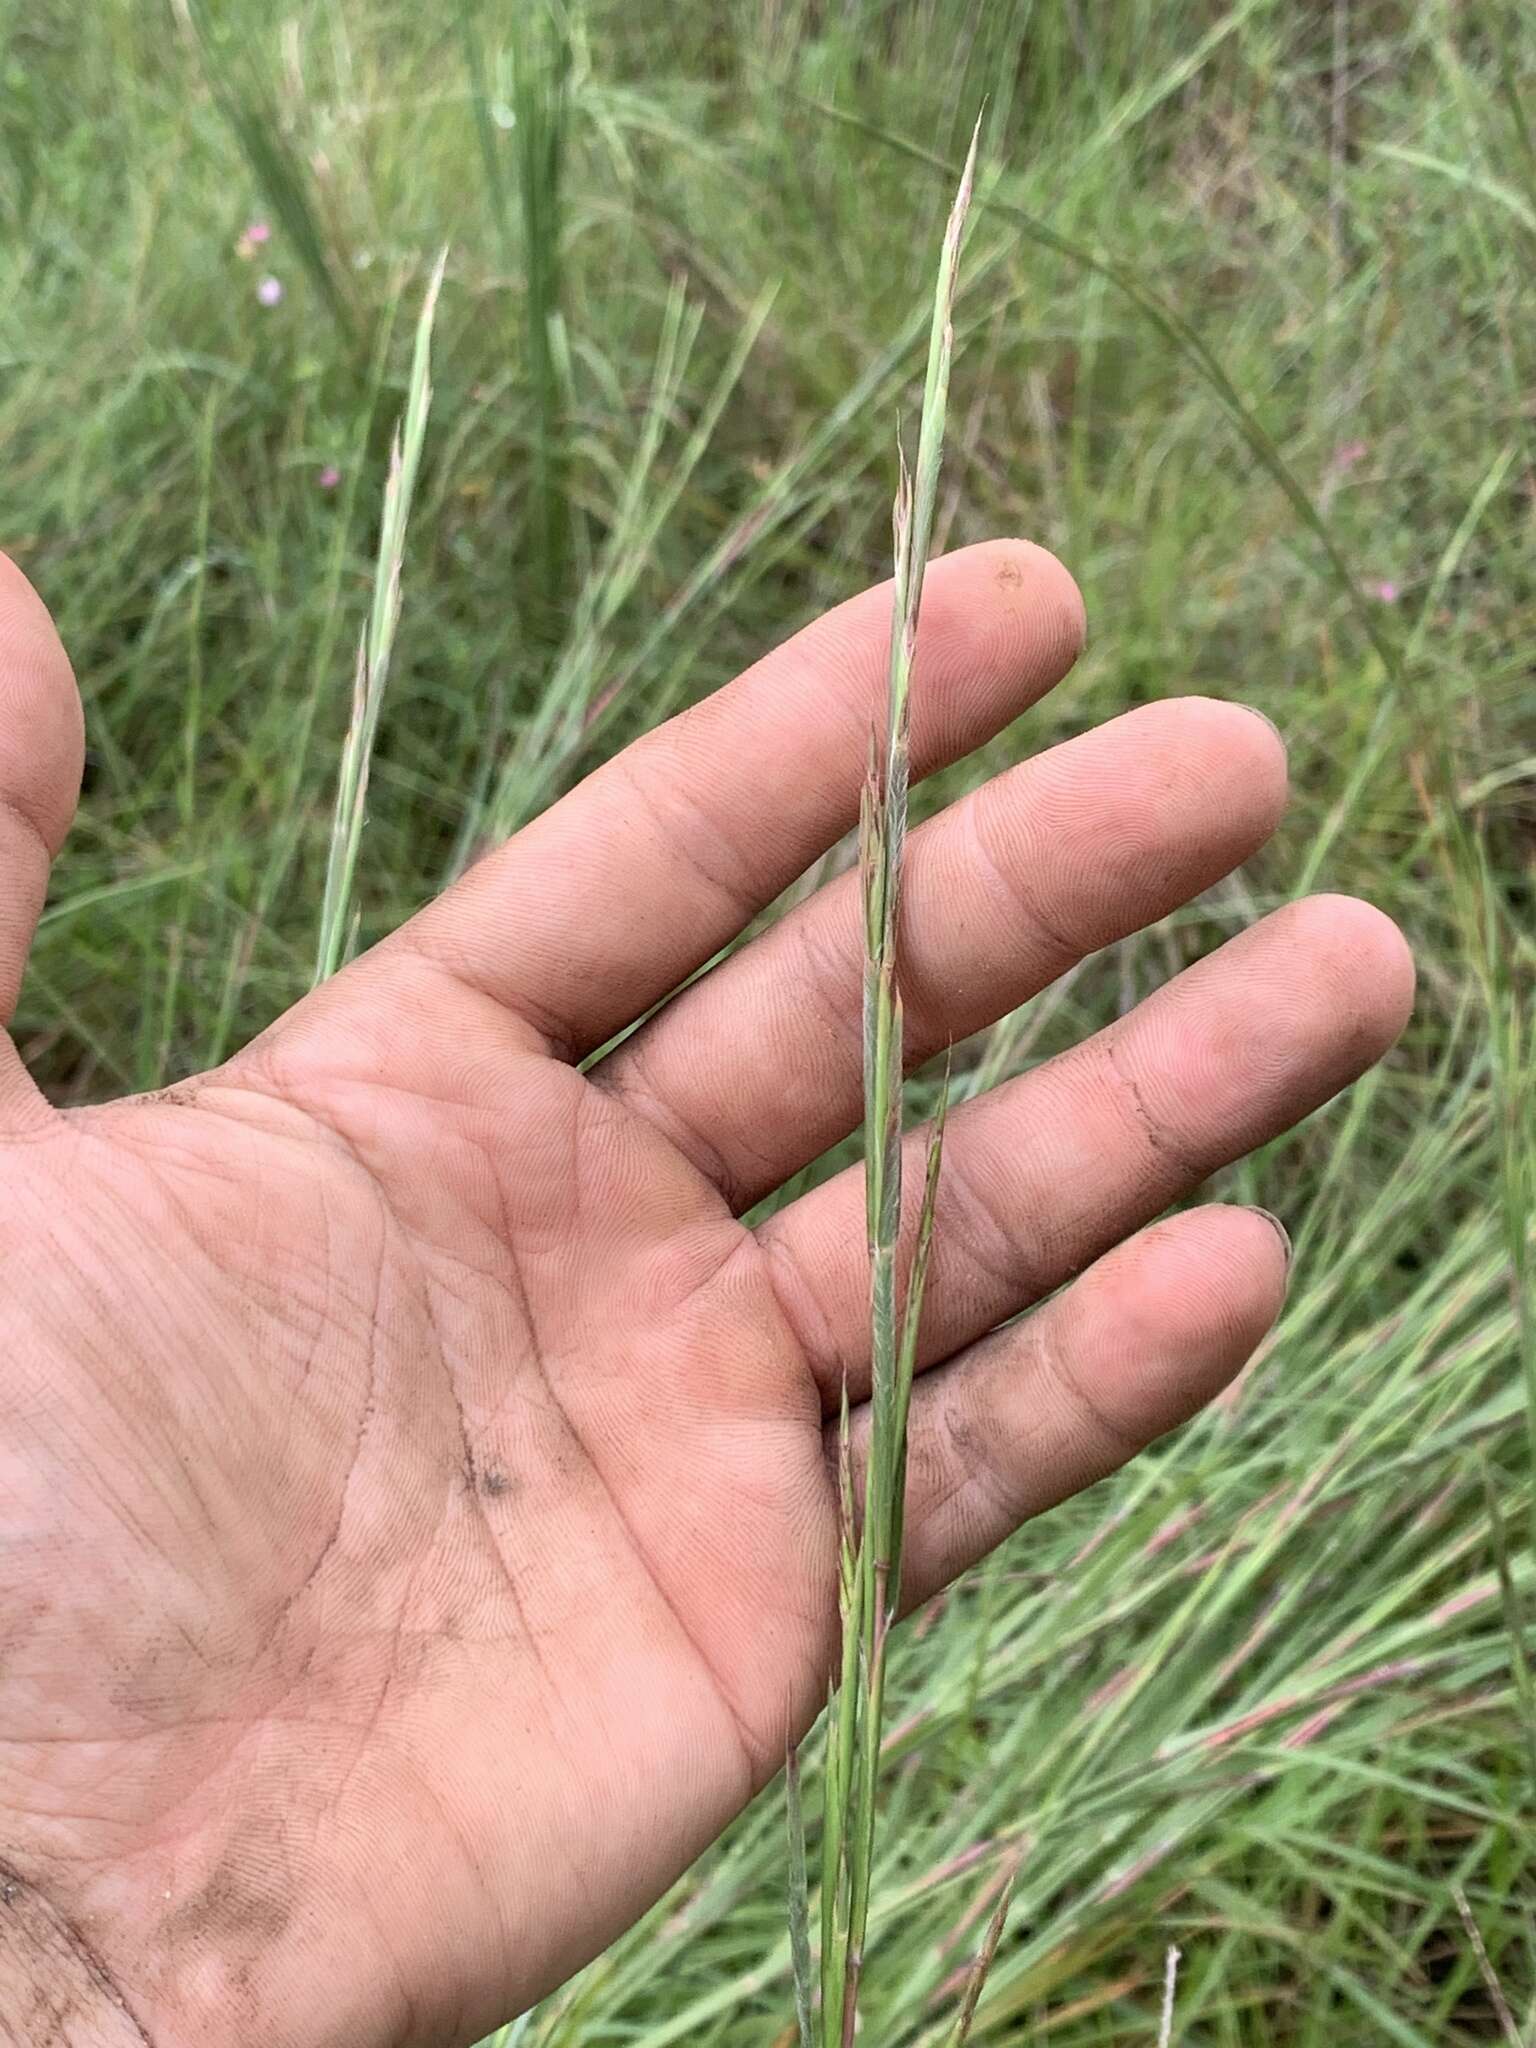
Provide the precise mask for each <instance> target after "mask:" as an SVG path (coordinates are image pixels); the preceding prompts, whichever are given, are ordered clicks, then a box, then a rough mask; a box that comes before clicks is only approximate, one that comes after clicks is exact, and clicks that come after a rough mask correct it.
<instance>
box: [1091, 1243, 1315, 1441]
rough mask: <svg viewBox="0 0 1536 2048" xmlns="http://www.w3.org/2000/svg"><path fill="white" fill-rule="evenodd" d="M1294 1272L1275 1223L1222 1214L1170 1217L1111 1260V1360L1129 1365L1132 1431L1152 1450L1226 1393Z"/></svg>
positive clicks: (1125, 1391) (1107, 1266)
mask: <svg viewBox="0 0 1536 2048" xmlns="http://www.w3.org/2000/svg"><path fill="white" fill-rule="evenodd" d="M1287 1269H1288V1260H1287V1256H1286V1249H1285V1245H1284V1242H1283V1241H1282V1238H1281V1235H1280V1233H1279V1232H1278V1230H1277V1229H1276V1226H1275V1224H1274V1222H1273V1220H1272V1219H1271V1218H1270V1217H1268V1216H1266V1215H1264V1214H1263V1213H1262V1212H1261V1211H1259V1210H1257V1209H1245V1208H1238V1207H1228V1206H1225V1205H1222V1204H1208V1205H1206V1206H1204V1207H1201V1208H1198V1209H1188V1210H1184V1211H1182V1212H1181V1213H1180V1214H1178V1215H1176V1216H1170V1217H1168V1218H1166V1219H1165V1220H1164V1221H1162V1222H1160V1223H1154V1224H1152V1225H1151V1226H1150V1227H1149V1228H1147V1229H1146V1230H1143V1231H1140V1232H1138V1234H1137V1235H1136V1236H1135V1237H1132V1238H1129V1239H1128V1240H1127V1241H1126V1242H1125V1243H1124V1244H1122V1245H1120V1246H1119V1247H1117V1249H1116V1250H1115V1251H1113V1252H1110V1253H1108V1254H1107V1255H1106V1257H1105V1258H1104V1259H1103V1260H1102V1261H1101V1263H1100V1267H1099V1272H1098V1278H1099V1281H1100V1286H1099V1288H1098V1290H1097V1291H1096V1292H1097V1302H1098V1305H1099V1306H1101V1308H1102V1309H1103V1311H1104V1313H1105V1314H1106V1315H1107V1316H1108V1317H1110V1318H1112V1321H1113V1326H1114V1331H1115V1339H1114V1343H1113V1346H1112V1347H1111V1346H1110V1345H1108V1344H1106V1345H1105V1347H1104V1352H1103V1354H1102V1355H1103V1356H1104V1357H1105V1358H1106V1359H1108V1358H1109V1357H1110V1356H1112V1355H1115V1354H1118V1356H1119V1357H1120V1358H1121V1359H1122V1360H1124V1361H1125V1362H1126V1371H1125V1374H1124V1377H1123V1379H1122V1380H1121V1383H1120V1396H1119V1398H1120V1400H1121V1402H1122V1403H1123V1406H1124V1409H1125V1411H1126V1412H1125V1421H1126V1423H1127V1425H1128V1426H1130V1427H1132V1428H1133V1429H1134V1430H1135V1431H1137V1432H1138V1433H1140V1434H1142V1435H1144V1436H1145V1437H1146V1438H1147V1439H1148V1440H1150V1439H1151V1438H1152V1437H1155V1436H1160V1435H1161V1434H1163V1432H1164V1431H1165V1430H1168V1429H1172V1428H1174V1427H1175V1426H1176V1425H1177V1424H1178V1423H1180V1422H1182V1421H1184V1420H1185V1419H1186V1418H1187V1417H1188V1416H1190V1415H1192V1414H1194V1413H1195V1412H1196V1410H1197V1409H1199V1408H1201V1407H1203V1406H1204V1404H1205V1403H1206V1402H1207V1401H1209V1400H1210V1399H1212V1398H1213V1396H1214V1395H1216V1394H1218V1393H1220V1391H1221V1389H1222V1388H1223V1387H1225V1386H1226V1385H1227V1384H1228V1382H1229V1381H1230V1380H1232V1379H1233V1378H1234V1377H1235V1376H1236V1374H1237V1373H1238V1372H1240V1371H1241V1369H1242V1367H1243V1366H1244V1365H1245V1364H1246V1362H1247V1360H1248V1359H1249V1357H1250V1356H1251V1355H1252V1353H1253V1351H1254V1349H1255V1347H1256V1346H1257V1345H1258V1344H1259V1343H1260V1342H1261V1341H1262V1340H1263V1338H1264V1337H1265V1335H1266V1334H1267V1332H1268V1331H1269V1329H1270V1328H1271V1326H1272V1325H1273V1323H1274V1321H1275V1318H1276V1316H1277V1315H1278V1314H1279V1313H1280V1309H1281V1306H1282V1304H1283V1303H1284V1300H1285V1288H1286V1276H1287ZM1084 1298H1085V1301H1086V1300H1088V1299H1089V1298H1090V1297H1089V1296H1088V1294H1087V1291H1086V1290H1085V1296H1084Z"/></svg>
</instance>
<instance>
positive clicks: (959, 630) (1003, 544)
mask: <svg viewBox="0 0 1536 2048" xmlns="http://www.w3.org/2000/svg"><path fill="white" fill-rule="evenodd" d="M1085 631H1086V626H1085V618H1084V611H1083V600H1082V595H1081V593H1080V592H1079V590H1078V587H1077V584H1076V583H1075V582H1074V581H1073V579H1072V577H1071V576H1070V575H1069V573H1068V572H1067V570H1066V569H1064V568H1063V567H1062V565H1061V563H1060V562H1058V561H1057V559H1056V557H1055V556H1054V555H1053V554H1051V553H1050V552H1049V550H1048V549H1046V548H1042V547H1039V546H1037V545H1036V544H1035V543H1034V542H1033V541H1027V540H1016V539H1003V540H984V541H976V542H974V543H972V544H971V545H970V546H968V547H963V548H956V549H955V550H954V551H953V552H952V553H951V554H948V555H941V556H939V557H938V558H937V559H936V560H935V561H934V562H933V563H932V565H931V566H930V568H929V570H928V572H927V575H926V577H925V579H924V584H923V604H922V614H921V619H920V622H919V626H918V647H917V671H916V674H915V676H914V681H913V700H912V701H913V720H914V729H915V731H917V732H918V733H919V734H920V733H921V731H922V728H924V727H925V726H926V727H927V729H928V734H929V738H928V740H927V741H926V742H922V741H920V740H915V741H914V748H915V750H918V749H919V748H920V750H921V751H923V752H925V753H928V752H933V751H937V752H938V753H939V754H941V755H949V754H953V753H954V752H956V751H958V750H960V749H962V748H963V749H964V750H966V751H969V749H970V748H971V747H973V746H975V745H976V744H977V743H978V742H979V741H980V740H982V739H984V738H987V737H990V735H991V734H992V733H993V732H995V731H997V730H999V729H1000V728H1001V727H1002V726H1003V725H1006V724H1007V723H1008V722H1009V721H1010V720H1011V719H1013V718H1015V717H1017V715H1018V714H1019V713H1020V712H1021V711H1023V710H1025V709H1027V708H1028V706H1029V705H1031V704H1033V703H1034V702H1035V701H1036V700H1037V699H1038V698H1040V697H1042V696H1044V695H1045V693H1046V692H1047V691H1048V690H1051V689H1053V688H1054V687H1055V685H1056V684H1057V683H1059V682H1060V681H1061V679H1062V677H1063V676H1064V675H1066V673H1067V671H1068V670H1069V669H1070V668H1071V667H1072V664H1073V663H1074V662H1075V661H1076V660H1077V657H1078V655H1079V654H1080V653H1081V652H1082V647H1083V640H1084V635H1085Z"/></svg>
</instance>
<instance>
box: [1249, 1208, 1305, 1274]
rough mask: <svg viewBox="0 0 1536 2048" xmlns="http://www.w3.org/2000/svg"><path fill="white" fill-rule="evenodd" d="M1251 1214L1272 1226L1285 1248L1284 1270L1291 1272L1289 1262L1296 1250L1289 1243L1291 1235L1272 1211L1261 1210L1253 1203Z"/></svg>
mask: <svg viewBox="0 0 1536 2048" xmlns="http://www.w3.org/2000/svg"><path fill="white" fill-rule="evenodd" d="M1253 1213H1254V1215H1255V1216H1262V1217H1263V1218H1264V1221H1265V1222H1266V1223H1270V1224H1273V1225H1274V1230H1275V1235H1276V1236H1277V1237H1278V1238H1279V1240H1280V1242H1281V1244H1282V1245H1283V1246H1284V1248H1285V1270H1286V1271H1287V1272H1289V1271H1290V1270H1291V1262H1292V1260H1293V1259H1294V1258H1295V1256H1296V1249H1295V1247H1294V1245H1293V1244H1292V1243H1291V1233H1290V1232H1289V1231H1288V1230H1287V1229H1286V1227H1285V1225H1284V1224H1283V1223H1282V1222H1281V1221H1280V1218H1279V1217H1278V1216H1277V1215H1276V1214H1275V1212H1274V1210H1273V1209H1261V1208H1260V1207H1259V1205H1258V1204H1257V1202H1255V1203H1254V1205H1253Z"/></svg>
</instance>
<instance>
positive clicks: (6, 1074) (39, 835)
mask: <svg viewBox="0 0 1536 2048" xmlns="http://www.w3.org/2000/svg"><path fill="white" fill-rule="evenodd" d="M84 747H85V740H84V725H83V719H82V716H81V711H80V693H79V691H78V690H77V689H76V688H75V678H74V674H73V671H72V670H71V668H70V665H69V658H68V656H67V655H66V654H65V652H64V649H63V647H62V645H61V644H60V641H59V636H58V634H57V633H56V632H55V631H54V626H53V621H52V619H51V618H50V617H49V616H48V611H47V608H46V606H45V605H44V604H43V601H42V599H41V598H40V597H39V596H38V595H37V593H36V591H35V590H34V589H33V588H32V586H31V584H30V583H29V582H28V581H27V579H26V577H25V576H23V575H22V573H21V571H20V570H19V569H18V568H17V567H16V565H15V563H14V562H12V561H10V560H9V559H8V558H7V557H6V556H4V555H0V1025H4V1026H9V1024H10V1021H11V1016H12V1014H13V1012H14V1010H15V1008H16V997H17V993H18V991H19V989H20V987H21V977H22V974H23V972H24V971H25V968H26V964H27V953H28V951H29V949H30V947H31V944H32V934H33V933H34V931H36V929H37V920H38V917H39V915H40V913H41V911H42V908H43V899H44V897H45V896H46V894H47V890H48V868H49V864H50V863H51V861H52V859H53V857H54V855H55V854H56V853H57V852H58V850H59V848H60V847H61V846H62V845H63V843H64V835H65V833H66V832H67V831H68V830H69V825H70V820H71V819H72V818H73V817H74V814H75V799H76V797H77V795H78V794H79V789H80V771H81V766H82V762H83V759H84ZM44 1114H45V1111H44V1108H43V1102H42V1098H41V1096H40V1095H39V1094H38V1093H37V1091H36V1089H35V1088H34V1087H33V1086H32V1083H31V1082H30V1081H29V1080H28V1078H27V1076H26V1074H25V1072H24V1071H23V1069H22V1066H21V1062H20V1059H19V1058H18V1056H17V1054H16V1050H15V1048H14V1046H13V1045H12V1044H11V1042H10V1040H9V1038H8V1037H7V1038H0V1129H3V1130H5V1131H7V1132H14V1131H15V1130H17V1129H18V1128H19V1127H25V1126H27V1125H28V1124H31V1123H33V1122H34V1121H37V1120H39V1119H40V1118H41V1117H42V1116H43V1115H44Z"/></svg>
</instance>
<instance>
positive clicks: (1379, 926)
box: [1278, 894, 1417, 1065]
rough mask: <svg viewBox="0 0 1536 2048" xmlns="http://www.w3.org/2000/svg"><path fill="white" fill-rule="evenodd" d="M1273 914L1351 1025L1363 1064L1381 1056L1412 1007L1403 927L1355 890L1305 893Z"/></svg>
mask: <svg viewBox="0 0 1536 2048" xmlns="http://www.w3.org/2000/svg"><path fill="white" fill-rule="evenodd" d="M1278 915H1279V916H1280V917H1281V918H1283V919H1285V920H1286V921H1287V926H1288V936H1289V937H1290V938H1291V940H1292V942H1293V943H1294V944H1296V945H1298V946H1299V947H1301V948H1302V949H1303V950H1304V951H1305V953H1306V956H1307V958H1308V960H1309V963H1310V966H1311V970H1312V972H1313V974H1314V975H1315V976H1316V977H1317V978H1318V979H1319V980H1320V981H1321V982H1322V984H1323V985H1324V988H1325V991H1326V992H1327V993H1328V994H1329V995H1331V996H1332V997H1333V998H1334V999H1335V1000H1336V1001H1337V1003H1338V1004H1339V1005H1340V1008H1341V1011H1342V1013H1343V1016H1344V1019H1345V1021H1346V1022H1347V1023H1349V1024H1351V1025H1352V1026H1353V1031H1354V1036H1355V1039H1356V1041H1357V1044H1358V1048H1359V1052H1360V1055H1361V1057H1362V1064H1365V1065H1369V1064H1370V1063H1371V1062H1372V1061H1374V1060H1378V1059H1380V1058H1381V1056H1382V1054H1383V1053H1384V1052H1386V1051H1388V1050H1389V1048H1390V1047H1391V1046H1392V1045H1393V1044H1395V1042H1396V1041H1397V1039H1398V1038H1399V1036H1400V1035H1401V1033H1402V1031H1403V1029H1404V1027H1405V1026H1406V1024H1407V1022H1408V1019H1409V1017H1410V1016H1411V1015H1412V1013H1413V999H1414V989H1415V984H1416V980H1417V975H1416V971H1415V968H1414V961H1413V954H1412V952H1411V951H1410V950H1409V946H1408V941H1407V940H1406V939H1405V938H1404V937H1403V934H1402V932H1401V931H1400V930H1399V929H1398V927H1397V926H1396V925H1395V924H1394V923H1393V921H1392V919H1391V918H1390V917H1388V916H1387V915H1386V913H1385V912H1384V911H1380V910H1378V909H1377V908H1376V906H1375V905H1374V904H1372V903H1365V902H1362V901H1361V899H1360V898H1359V897H1357V896H1335V895H1326V894H1325V895H1318V896H1307V897H1304V898H1303V899H1302V900H1301V901H1300V902H1299V903H1294V904H1291V905H1290V906H1289V907H1288V908H1287V909H1286V910H1285V911H1282V912H1280V913H1278Z"/></svg>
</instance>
